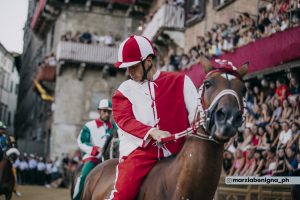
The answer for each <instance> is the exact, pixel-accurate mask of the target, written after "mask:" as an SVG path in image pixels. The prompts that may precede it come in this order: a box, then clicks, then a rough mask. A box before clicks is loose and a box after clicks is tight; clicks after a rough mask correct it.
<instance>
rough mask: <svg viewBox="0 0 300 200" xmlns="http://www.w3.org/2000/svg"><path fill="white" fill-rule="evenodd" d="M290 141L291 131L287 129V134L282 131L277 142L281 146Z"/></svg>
mask: <svg viewBox="0 0 300 200" xmlns="http://www.w3.org/2000/svg"><path fill="white" fill-rule="evenodd" d="M291 139H292V130H291V129H289V130H288V131H287V132H285V131H284V130H282V131H281V132H280V135H279V141H280V143H281V144H286V143H287V142H288V141H289V140H291Z"/></svg>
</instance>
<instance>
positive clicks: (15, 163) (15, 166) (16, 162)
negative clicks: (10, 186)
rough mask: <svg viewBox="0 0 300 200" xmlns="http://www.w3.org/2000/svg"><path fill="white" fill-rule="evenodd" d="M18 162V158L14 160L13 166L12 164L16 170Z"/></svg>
mask: <svg viewBox="0 0 300 200" xmlns="http://www.w3.org/2000/svg"><path fill="white" fill-rule="evenodd" d="M20 163H21V162H20V160H19V158H17V159H16V160H15V162H14V164H13V167H14V168H15V169H18V168H19V167H20Z"/></svg>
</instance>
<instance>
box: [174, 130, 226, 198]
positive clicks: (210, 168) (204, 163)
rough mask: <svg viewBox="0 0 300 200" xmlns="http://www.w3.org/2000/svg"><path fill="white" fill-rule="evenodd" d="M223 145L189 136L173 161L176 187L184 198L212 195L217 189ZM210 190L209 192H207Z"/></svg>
mask: <svg viewBox="0 0 300 200" xmlns="http://www.w3.org/2000/svg"><path fill="white" fill-rule="evenodd" d="M223 151H224V145H221V144H216V143H214V142H211V141H205V140H201V139H199V138H196V137H193V136H189V137H188V138H187V140H186V142H185V144H184V146H183V148H182V150H181V152H180V153H179V154H178V156H177V157H176V159H175V162H176V165H177V167H176V170H174V174H173V175H176V177H178V178H177V186H176V187H179V188H181V192H182V193H185V194H183V195H187V196H186V197H195V196H198V195H199V194H202V193H203V192H207V194H209V193H210V192H211V193H214V192H215V189H216V187H217V184H218V181H219V178H220V172H221V166H222V158H223ZM208 190H210V191H208Z"/></svg>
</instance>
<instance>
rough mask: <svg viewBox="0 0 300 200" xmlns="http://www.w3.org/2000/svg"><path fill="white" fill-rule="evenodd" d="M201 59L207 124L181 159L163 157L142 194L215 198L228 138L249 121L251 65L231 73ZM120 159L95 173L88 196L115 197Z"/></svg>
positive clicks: (87, 198) (145, 199)
mask: <svg viewBox="0 0 300 200" xmlns="http://www.w3.org/2000/svg"><path fill="white" fill-rule="evenodd" d="M201 64H202V66H203V67H204V69H205V72H206V78H205V80H204V84H203V95H202V98H201V99H202V100H201V102H202V105H203V107H204V108H211V109H209V110H207V111H208V112H206V116H205V118H204V122H205V125H203V124H202V125H201V126H200V127H198V126H197V127H198V128H197V134H190V135H189V136H188V137H187V139H186V142H185V144H184V146H183V148H182V150H181V151H180V153H179V154H178V155H177V156H176V157H175V158H167V159H165V160H162V161H159V162H158V164H157V165H156V166H155V167H154V168H153V169H152V170H151V172H150V173H149V174H148V176H147V177H146V179H145V180H144V182H143V184H142V186H141V189H140V192H139V195H138V197H137V199H143V200H150V199H151V200H153V199H158V200H160V199H185V200H186V199H190V200H191V199H193V200H198V199H204V200H210V199H213V197H214V194H215V191H216V189H217V185H218V182H219V179H220V173H221V166H222V159H223V151H224V143H225V142H227V141H228V140H229V139H230V138H231V137H233V136H234V135H235V134H236V132H237V129H238V128H239V127H240V126H241V125H242V122H243V119H242V114H243V112H242V107H241V105H243V103H242V102H243V95H244V93H245V91H246V88H245V86H244V84H243V82H242V80H241V78H242V77H243V76H244V75H245V74H246V73H247V70H248V64H245V65H243V66H242V67H241V68H240V69H238V70H237V71H231V72H228V71H224V70H223V71H222V70H216V69H214V68H213V67H212V65H211V63H210V62H209V61H208V60H207V59H206V58H202V59H201ZM229 90H230V91H229ZM228 91H229V92H228ZM229 93H230V94H229ZM220 94H223V95H222V96H220ZM233 94H234V95H233ZM213 102H214V103H213ZM202 113H203V112H202ZM198 118H199V117H198ZM200 119H201V118H200ZM208 119H209V120H208ZM117 164H118V160H117V159H113V160H108V161H106V162H104V163H102V164H101V165H98V166H97V167H96V168H95V169H94V170H93V171H92V172H91V173H90V174H89V176H88V177H87V180H86V183H85V187H84V192H83V195H82V199H83V200H91V199H93V200H103V199H107V198H108V197H109V195H110V193H111V191H112V189H113V185H114V180H115V172H116V171H115V169H116V165H117ZM128 187H130V185H128Z"/></svg>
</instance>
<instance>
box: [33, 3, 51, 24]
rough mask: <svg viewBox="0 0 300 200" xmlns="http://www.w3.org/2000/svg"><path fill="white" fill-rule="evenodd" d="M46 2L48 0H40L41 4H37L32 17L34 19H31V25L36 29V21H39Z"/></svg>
mask: <svg viewBox="0 0 300 200" xmlns="http://www.w3.org/2000/svg"><path fill="white" fill-rule="evenodd" d="M46 2H47V0H40V1H39V4H38V5H37V7H36V9H35V12H34V15H33V17H32V21H31V25H30V27H31V29H34V27H35V24H36V22H37V20H38V18H39V16H40V14H41V12H42V10H43V9H44V6H45V5H46Z"/></svg>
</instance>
